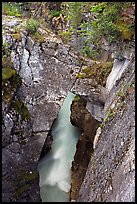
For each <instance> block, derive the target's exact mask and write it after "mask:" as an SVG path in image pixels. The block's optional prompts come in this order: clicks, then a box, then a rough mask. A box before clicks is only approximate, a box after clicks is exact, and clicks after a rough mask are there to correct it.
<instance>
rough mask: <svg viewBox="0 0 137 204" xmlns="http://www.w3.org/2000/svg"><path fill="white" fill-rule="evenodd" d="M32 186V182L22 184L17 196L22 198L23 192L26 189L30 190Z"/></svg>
mask: <svg viewBox="0 0 137 204" xmlns="http://www.w3.org/2000/svg"><path fill="white" fill-rule="evenodd" d="M30 188H31V185H30V184H25V185H23V186H21V187H20V188H18V189H17V190H16V196H17V198H20V197H21V196H22V194H23V193H24V192H26V191H28V190H29V189H30Z"/></svg>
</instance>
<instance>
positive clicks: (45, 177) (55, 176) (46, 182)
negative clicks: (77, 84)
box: [38, 92, 80, 202]
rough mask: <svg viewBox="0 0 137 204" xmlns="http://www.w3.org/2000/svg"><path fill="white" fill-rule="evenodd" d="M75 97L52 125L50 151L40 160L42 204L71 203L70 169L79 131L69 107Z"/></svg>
mask: <svg viewBox="0 0 137 204" xmlns="http://www.w3.org/2000/svg"><path fill="white" fill-rule="evenodd" d="M74 96H75V95H74V94H72V93H70V92H69V94H68V96H67V98H66V99H65V101H64V103H63V106H62V107H61V110H60V112H59V115H58V118H57V120H56V122H55V124H54V125H53V129H52V135H53V143H52V146H51V151H50V152H49V153H48V154H47V155H46V156H45V157H44V158H42V159H41V160H40V162H39V164H38V171H39V176H40V182H39V185H40V195H41V198H42V202H69V191H70V185H71V184H70V183H71V166H72V161H73V158H74V154H75V151H76V143H77V141H78V138H79V135H80V131H79V130H78V128H76V127H74V126H73V125H72V124H71V123H70V105H71V103H72V100H73V98H74Z"/></svg>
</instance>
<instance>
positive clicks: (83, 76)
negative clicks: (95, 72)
mask: <svg viewBox="0 0 137 204" xmlns="http://www.w3.org/2000/svg"><path fill="white" fill-rule="evenodd" d="M85 77H86V75H85V74H82V73H77V74H76V78H82V79H83V78H85Z"/></svg>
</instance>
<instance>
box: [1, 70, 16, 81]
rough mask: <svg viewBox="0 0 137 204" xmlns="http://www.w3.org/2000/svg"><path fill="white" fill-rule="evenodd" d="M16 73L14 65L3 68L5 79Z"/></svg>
mask: <svg viewBox="0 0 137 204" xmlns="http://www.w3.org/2000/svg"><path fill="white" fill-rule="evenodd" d="M15 74H16V70H15V69H13V68H12V67H6V68H4V69H2V79H3V80H8V79H9V78H11V77H12V76H14V75H15Z"/></svg>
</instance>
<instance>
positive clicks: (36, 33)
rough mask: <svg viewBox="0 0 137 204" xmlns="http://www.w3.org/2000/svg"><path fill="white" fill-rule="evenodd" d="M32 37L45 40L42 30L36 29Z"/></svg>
mask: <svg viewBox="0 0 137 204" xmlns="http://www.w3.org/2000/svg"><path fill="white" fill-rule="evenodd" d="M31 37H32V39H33V40H35V41H37V42H39V43H42V42H44V41H45V38H44V36H43V34H41V33H40V32H38V31H36V32H35V33H34V34H31Z"/></svg>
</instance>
